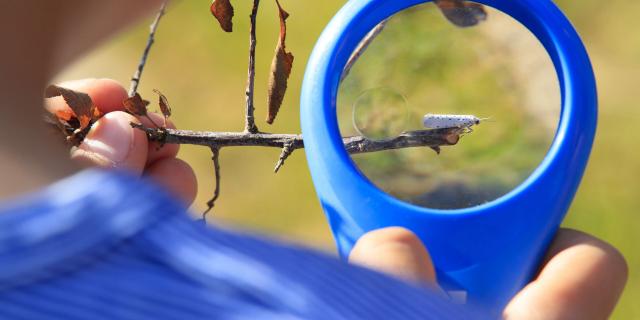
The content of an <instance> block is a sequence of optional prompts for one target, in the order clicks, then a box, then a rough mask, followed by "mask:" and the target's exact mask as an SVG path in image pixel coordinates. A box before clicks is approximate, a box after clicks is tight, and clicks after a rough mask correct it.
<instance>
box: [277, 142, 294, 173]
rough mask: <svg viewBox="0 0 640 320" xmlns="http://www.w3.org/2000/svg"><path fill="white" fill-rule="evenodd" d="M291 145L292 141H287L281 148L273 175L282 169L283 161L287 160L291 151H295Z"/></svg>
mask: <svg viewBox="0 0 640 320" xmlns="http://www.w3.org/2000/svg"><path fill="white" fill-rule="evenodd" d="M293 144H294V141H287V142H285V143H284V145H283V146H282V153H280V159H278V163H276V167H275V169H274V170H273V172H274V173H278V170H280V168H282V166H283V165H284V161H285V160H287V158H289V156H290V155H291V154H292V153H293V151H295V150H296V149H294V148H293Z"/></svg>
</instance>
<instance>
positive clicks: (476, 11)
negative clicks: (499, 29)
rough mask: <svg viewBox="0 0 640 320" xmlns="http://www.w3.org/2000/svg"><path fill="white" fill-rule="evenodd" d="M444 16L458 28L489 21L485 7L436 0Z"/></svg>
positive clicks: (455, 0)
mask: <svg viewBox="0 0 640 320" xmlns="http://www.w3.org/2000/svg"><path fill="white" fill-rule="evenodd" d="M434 2H435V4H436V5H437V6H438V8H440V10H441V11H442V13H443V14H444V16H445V17H446V18H447V20H449V22H451V23H453V24H454V25H456V26H458V27H462V28H465V27H472V26H475V25H477V24H478V23H480V22H482V21H484V20H487V12H486V11H485V9H484V6H483V5H481V4H478V3H475V2H470V1H463V0H435V1H434Z"/></svg>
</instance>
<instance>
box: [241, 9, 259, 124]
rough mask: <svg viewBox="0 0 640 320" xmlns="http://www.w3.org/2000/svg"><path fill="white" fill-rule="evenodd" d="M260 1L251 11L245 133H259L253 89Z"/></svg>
mask: <svg viewBox="0 0 640 320" xmlns="http://www.w3.org/2000/svg"><path fill="white" fill-rule="evenodd" d="M259 5H260V0H253V9H252V10H251V16H250V20H251V27H250V31H249V71H248V75H247V90H246V91H245V95H246V99H247V105H246V108H247V109H246V112H245V113H246V118H245V123H244V131H246V132H249V133H257V132H258V127H257V126H256V121H255V117H254V116H253V111H254V107H253V88H254V82H255V78H256V17H257V15H258V6H259Z"/></svg>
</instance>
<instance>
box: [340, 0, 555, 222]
mask: <svg viewBox="0 0 640 320" xmlns="http://www.w3.org/2000/svg"><path fill="white" fill-rule="evenodd" d="M445 2H447V1H441V3H445ZM466 5H467V6H469V7H468V8H459V11H456V10H454V9H455V8H454V9H451V8H447V7H446V6H443V7H442V8H439V7H438V6H436V5H435V4H433V3H425V4H423V5H419V6H415V7H412V8H410V9H407V10H404V11H402V12H400V13H398V14H396V15H395V16H393V17H391V18H390V19H389V20H387V21H386V22H385V23H384V24H382V25H380V26H378V27H376V28H375V29H374V30H372V32H371V33H370V35H372V36H370V37H368V38H367V37H365V40H363V43H361V45H360V46H359V49H356V51H355V52H354V55H352V59H351V60H350V62H349V63H348V65H347V67H346V70H345V73H344V74H343V81H342V82H341V85H340V89H339V95H338V100H337V104H338V122H339V125H340V130H341V132H342V134H343V136H345V137H347V136H363V137H364V138H366V139H367V140H369V141H370V142H373V143H374V144H373V145H372V146H373V147H371V148H370V149H371V150H372V151H371V152H367V151H368V150H366V149H365V150H361V151H363V152H360V153H357V154H353V155H352V159H353V161H354V162H355V164H356V165H357V167H358V168H359V169H360V171H361V172H362V173H363V174H364V175H365V176H367V177H368V179H369V180H371V182H373V183H374V184H375V185H376V186H378V187H379V188H380V189H382V190H384V191H385V192H387V193H389V194H391V195H393V196H395V197H397V198H399V199H401V200H404V201H407V202H410V203H413V204H417V205H421V206H424V207H429V208H436V209H458V208H466V207H471V206H476V205H479V204H482V203H485V202H488V201H492V200H495V199H497V198H499V197H501V196H502V195H504V194H506V193H508V192H509V191H510V190H512V189H513V188H515V187H517V186H518V185H519V184H521V183H522V182H523V181H524V180H525V179H526V178H527V177H528V176H529V175H530V174H531V173H532V172H533V170H535V168H536V167H537V166H538V164H539V163H540V162H541V161H542V159H543V158H544V156H545V155H546V152H547V150H548V149H549V146H550V145H551V142H552V140H553V136H554V133H555V129H556V126H557V123H558V116H559V110H560V93H559V86H558V80H557V76H556V74H555V70H554V68H553V65H552V62H551V60H550V59H549V56H548V54H547V53H546V51H545V50H544V48H543V47H542V46H541V45H540V43H539V42H538V41H537V39H536V38H535V37H534V36H533V35H532V34H531V33H530V32H529V31H528V30H527V29H526V28H524V27H523V26H522V25H520V24H519V23H518V22H517V21H515V20H513V19H512V18H510V17H509V16H507V15H505V14H503V13H501V12H499V11H497V10H494V9H492V8H488V7H482V6H480V5H477V4H474V3H467V4H466ZM456 12H457V13H456ZM484 14H486V15H484ZM483 19H484V20H483ZM476 22H478V23H477V24H476V25H473V24H474V23H476ZM470 25H472V26H470ZM461 26H466V27H461ZM425 125H426V126H425ZM381 146H382V147H381ZM380 149H382V150H380ZM438 149H439V151H440V154H438V153H436V152H435V151H434V150H438Z"/></svg>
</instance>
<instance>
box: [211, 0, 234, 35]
mask: <svg viewBox="0 0 640 320" xmlns="http://www.w3.org/2000/svg"><path fill="white" fill-rule="evenodd" d="M211 14H213V16H214V17H216V19H218V22H219V23H220V27H221V28H222V30H224V31H225V32H231V31H233V6H232V5H231V2H230V1H229V0H213V2H211Z"/></svg>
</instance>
